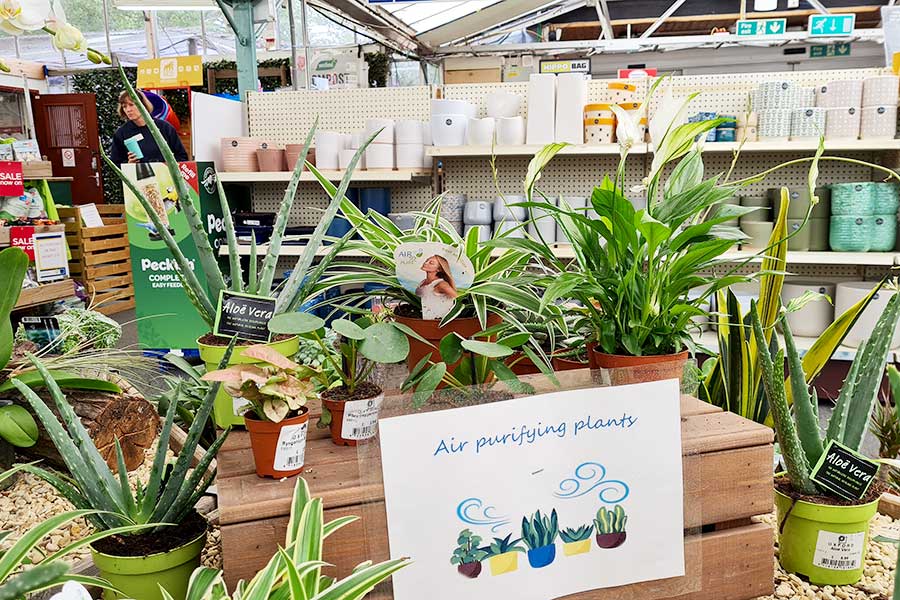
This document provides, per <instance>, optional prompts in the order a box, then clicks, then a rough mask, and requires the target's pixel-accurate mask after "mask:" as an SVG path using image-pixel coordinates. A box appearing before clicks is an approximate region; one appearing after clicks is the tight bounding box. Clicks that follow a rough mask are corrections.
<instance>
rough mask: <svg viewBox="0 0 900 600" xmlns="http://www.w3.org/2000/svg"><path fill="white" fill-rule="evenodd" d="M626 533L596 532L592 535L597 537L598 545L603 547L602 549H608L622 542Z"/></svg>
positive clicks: (616, 546)
mask: <svg viewBox="0 0 900 600" xmlns="http://www.w3.org/2000/svg"><path fill="white" fill-rule="evenodd" d="M627 535H628V534H627V532H625V531H623V532H621V533H598V534H597V535H596V536H594V537H595V538H596V539H597V546H598V547H600V548H603V549H604V550H610V549H612V548H618V547H619V546H621V545H622V544H624V543H625V537H626V536H627Z"/></svg>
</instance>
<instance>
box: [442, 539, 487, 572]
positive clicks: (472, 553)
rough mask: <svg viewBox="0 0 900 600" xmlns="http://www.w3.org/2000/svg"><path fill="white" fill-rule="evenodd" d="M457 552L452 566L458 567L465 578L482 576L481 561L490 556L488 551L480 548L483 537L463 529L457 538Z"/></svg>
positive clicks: (451, 562) (452, 559) (451, 560)
mask: <svg viewBox="0 0 900 600" xmlns="http://www.w3.org/2000/svg"><path fill="white" fill-rule="evenodd" d="M456 543H457V546H456V550H454V551H453V556H451V557H450V564H451V565H456V570H457V571H458V572H459V574H460V575H462V576H463V577H468V578H469V579H475V578H476V577H478V576H479V575H480V574H481V561H483V560H484V559H485V558H487V556H488V550H487V549H485V548H479V547H478V545H479V544H480V543H481V536H479V535H475V534H474V533H472V531H471V530H469V529H463V530H462V531H460V532H459V537H458V538H456Z"/></svg>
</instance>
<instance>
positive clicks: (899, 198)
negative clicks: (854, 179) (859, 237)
mask: <svg viewBox="0 0 900 600" xmlns="http://www.w3.org/2000/svg"><path fill="white" fill-rule="evenodd" d="M872 186H873V188H874V189H875V202H874V208H873V212H874V221H873V223H872V250H873V251H874V252H888V251H890V250H893V249H894V245H895V244H896V242H897V208H898V205H900V188H898V187H897V184H896V183H894V182H890V183H873V184H872Z"/></svg>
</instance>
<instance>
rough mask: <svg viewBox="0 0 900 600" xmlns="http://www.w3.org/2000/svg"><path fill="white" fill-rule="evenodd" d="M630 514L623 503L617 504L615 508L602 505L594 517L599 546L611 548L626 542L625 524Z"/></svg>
mask: <svg viewBox="0 0 900 600" xmlns="http://www.w3.org/2000/svg"><path fill="white" fill-rule="evenodd" d="M627 522H628V516H627V515H626V514H625V509H624V508H622V505H621V504H617V505H616V507H615V508H614V509H613V510H607V509H606V507H605V506H601V507H600V510H598V511H597V516H596V518H594V529H596V531H597V535H596V539H597V546H598V547H600V548H605V549H610V548H618V547H619V546H621V545H622V544H624V543H625V537H626V535H627V534H626V532H625V524H626V523H627Z"/></svg>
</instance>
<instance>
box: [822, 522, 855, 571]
mask: <svg viewBox="0 0 900 600" xmlns="http://www.w3.org/2000/svg"><path fill="white" fill-rule="evenodd" d="M865 544H866V534H865V532H860V533H834V532H832V531H820V532H819V537H818V539H817V540H816V553H815V554H814V555H813V565H815V566H817V567H821V568H823V569H831V570H833V571H853V570H854V569H858V568H859V567H860V566H861V565H862V556H863V548H864V547H865Z"/></svg>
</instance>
